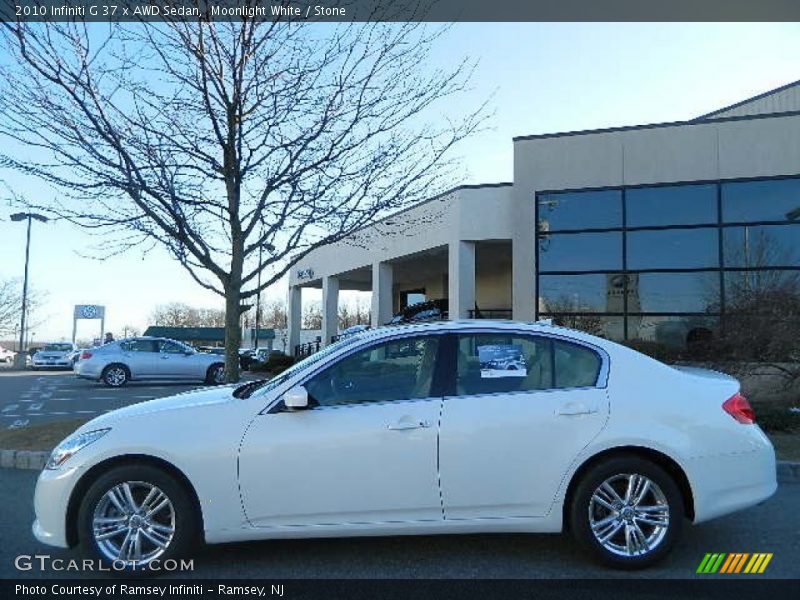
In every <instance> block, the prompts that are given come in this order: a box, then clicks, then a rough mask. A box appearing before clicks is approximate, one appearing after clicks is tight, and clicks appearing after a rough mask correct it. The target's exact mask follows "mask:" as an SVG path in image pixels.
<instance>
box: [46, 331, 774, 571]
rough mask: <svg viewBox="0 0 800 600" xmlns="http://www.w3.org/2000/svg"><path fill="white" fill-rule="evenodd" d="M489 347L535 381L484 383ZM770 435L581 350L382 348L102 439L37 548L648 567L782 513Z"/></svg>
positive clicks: (730, 398)
mask: <svg viewBox="0 0 800 600" xmlns="http://www.w3.org/2000/svg"><path fill="white" fill-rule="evenodd" d="M486 347H488V348H489V349H490V351H491V352H494V353H500V352H502V353H504V354H507V355H517V356H519V357H520V358H519V361H520V364H523V365H524V369H525V371H526V372H525V373H524V374H520V373H519V372H518V371H516V370H515V371H509V376H508V377H503V376H501V375H502V373H500V374H498V373H497V372H493V373H492V376H491V377H484V376H483V373H484V371H482V369H481V363H480V355H481V354H482V353H483V354H484V355H485V354H486V353H487V348H486ZM482 349H483V350H482ZM754 419H755V417H754V414H753V411H752V410H751V408H750V406H749V404H748V402H747V400H746V399H745V398H744V397H743V396H742V395H741V394H740V392H739V384H738V382H737V381H736V380H735V379H733V378H731V377H728V376H726V375H723V374H720V373H715V372H712V371H705V370H698V369H689V368H673V367H670V366H667V365H664V364H662V363H660V362H657V361H655V360H653V359H650V358H648V357H646V356H644V355H642V354H639V353H637V352H635V351H633V350H631V349H629V348H626V347H623V346H620V345H618V344H615V343H613V342H609V341H607V340H603V339H599V338H596V337H593V336H590V335H587V334H584V333H580V332H577V331H572V330H568V329H561V328H558V327H553V326H550V325H547V324H543V323H515V322H510V321H506V322H489V321H462V322H438V323H429V324H418V325H409V326H404V327H402V326H401V327H382V328H377V329H371V330H368V331H364V332H362V333H359V334H357V335H354V336H352V337H348V338H346V339H344V340H342V341H340V342H338V343H335V344H332V345H330V346H328V347H327V348H325V349H324V350H323V351H321V352H319V353H317V354H314V355H312V356H310V357H308V358H307V359H305V360H304V361H302V362H300V363H298V364H297V365H295V366H294V367H292V368H291V369H289V370H287V371H285V372H284V373H282V374H281V375H280V376H278V377H276V378H274V379H271V380H268V381H260V382H250V383H247V384H244V385H241V386H239V387H233V386H230V387H222V388H213V389H206V390H202V391H198V392H195V393H189V394H181V395H179V396H175V397H171V398H163V399H160V400H153V401H150V402H144V403H141V404H137V405H133V406H129V407H126V408H122V409H120V410H116V411H113V412H110V413H107V414H105V415H103V416H101V417H98V418H96V419H94V420H93V421H90V422H89V423H87V424H85V425H84V426H82V427H81V428H80V429H78V430H77V431H76V432H75V433H74V434H73V435H72V436H70V437H69V438H68V439H66V440H64V441H63V442H62V443H61V444H60V445H59V446H58V447H57V448H56V449H55V450H54V451H53V453H52V456H51V457H50V460H49V462H48V464H47V465H46V467H45V469H44V470H43V471H42V473H41V475H40V477H39V480H38V483H37V486H36V493H35V500H34V504H35V510H36V521H35V522H34V524H33V532H34V534H35V535H36V537H37V538H38V539H39V540H40V541H41V542H44V543H47V544H52V545H54V546H61V547H72V546H80V547H82V549H83V550H84V551H85V552H87V553H88V554H90V555H92V556H94V557H96V558H99V559H100V560H102V561H106V562H107V563H110V564H113V565H115V568H118V569H121V568H129V569H134V568H143V566H144V565H147V564H148V563H150V562H151V561H154V560H165V559H167V558H171V557H175V556H178V555H182V554H185V553H187V552H188V551H190V550H191V549H192V548H193V547H194V544H195V543H196V542H197V541H200V540H204V541H205V542H207V543H217V542H230V541H239V540H260V539H267V538H301V537H323V536H368V535H404V534H431V533H479V532H559V531H562V530H565V529H566V530H569V531H571V532H572V534H573V535H574V536H575V537H576V538H577V539H578V540H579V542H580V543H581V544H582V546H583V547H584V548H585V549H586V550H587V551H588V552H589V553H590V554H592V555H594V557H595V558H597V559H599V560H600V561H602V562H605V563H606V564H609V565H611V566H616V567H622V568H638V567H644V566H647V565H650V564H652V563H654V562H655V561H657V560H659V559H660V558H662V557H663V556H664V555H665V554H666V553H667V552H668V551H669V550H670V548H671V547H672V546H673V544H674V543H675V541H676V538H677V537H678V535H679V533H680V530H681V527H682V525H683V523H684V521H686V520H688V521H691V522H693V523H702V522H704V521H708V520H709V519H713V518H715V517H719V516H721V515H725V514H728V513H731V512H734V511H738V510H741V509H744V508H747V507H750V506H753V505H755V504H757V503H760V502H762V501H763V500H765V499H766V498H768V497H769V496H770V495H772V494H773V493H774V492H775V489H776V475H775V454H774V451H773V448H772V445H771V444H770V442H769V440H768V439H767V438H766V437H765V435H764V434H763V433H762V431H761V429H759V427H758V426H757V425H756V424H755V423H754Z"/></svg>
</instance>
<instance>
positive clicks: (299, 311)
mask: <svg viewBox="0 0 800 600" xmlns="http://www.w3.org/2000/svg"><path fill="white" fill-rule="evenodd" d="M302 298H303V289H302V288H301V287H300V286H297V285H290V286H289V301H288V306H287V309H286V320H287V323H286V327H287V329H288V331H287V333H286V354H288V355H289V356H294V348H295V346H297V345H298V344H299V343H300V327H301V326H302V318H303V302H302Z"/></svg>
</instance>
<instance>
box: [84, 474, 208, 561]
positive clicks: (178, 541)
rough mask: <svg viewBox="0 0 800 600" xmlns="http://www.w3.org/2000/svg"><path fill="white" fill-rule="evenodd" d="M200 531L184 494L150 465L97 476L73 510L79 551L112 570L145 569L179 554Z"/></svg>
mask: <svg viewBox="0 0 800 600" xmlns="http://www.w3.org/2000/svg"><path fill="white" fill-rule="evenodd" d="M198 532H199V526H198V519H197V512H196V509H195V507H194V504H193V503H192V499H191V496H190V495H189V493H188V492H187V490H186V489H185V488H184V487H183V485H181V484H180V483H179V482H178V481H176V480H175V479H174V478H173V477H171V476H170V475H168V474H167V473H165V472H164V471H162V470H161V469H158V468H156V467H152V466H149V465H141V466H134V465H128V466H120V467H117V468H114V469H112V470H110V471H108V472H106V473H104V474H103V475H101V476H100V477H99V478H98V479H97V480H96V481H95V482H94V483H93V484H92V485H91V486H90V487H89V490H88V491H87V493H86V495H85V496H84V499H83V502H82V503H81V506H80V509H79V511H78V537H79V541H80V546H81V550H82V551H83V553H84V554H85V555H86V556H87V557H90V558H94V559H98V560H100V562H101V563H102V564H104V565H106V567H109V568H110V569H111V570H112V571H114V572H132V571H139V570H144V569H147V568H148V565H150V564H151V563H153V561H160V563H161V564H162V565H163V564H164V561H165V560H169V559H173V558H176V557H180V556H184V555H185V554H186V552H187V551H188V550H189V549H190V548H191V547H192V545H193V544H194V543H195V541H196V539H197V536H198Z"/></svg>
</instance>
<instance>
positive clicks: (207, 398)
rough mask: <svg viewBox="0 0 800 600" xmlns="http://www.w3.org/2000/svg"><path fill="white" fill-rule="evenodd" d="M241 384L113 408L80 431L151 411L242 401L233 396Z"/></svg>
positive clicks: (176, 409) (157, 411) (202, 389)
mask: <svg viewBox="0 0 800 600" xmlns="http://www.w3.org/2000/svg"><path fill="white" fill-rule="evenodd" d="M238 385H239V384H231V385H225V386H215V387H207V388H201V389H199V390H194V391H191V392H183V393H181V394H176V395H175V396H167V397H166V398H157V399H156V400H147V401H145V402H139V403H138V404H131V405H130V406H126V407H124V408H119V409H117V410H112V411H111V412H107V413H106V414H104V415H101V416H99V417H96V418H95V419H92V420H91V421H89V422H88V423H86V424H84V425H83V426H82V427H81V428H80V430H79V431H91V430H93V429H97V428H98V427H107V426H110V425H113V424H114V423H117V422H119V421H122V420H125V419H128V418H130V417H138V416H141V415H146V414H150V413H161V412H166V411H179V410H191V409H196V408H201V407H204V406H213V405H219V404H226V403H229V402H240V400H239V399H238V398H235V397H234V396H233V390H234V389H235V388H236V387H238Z"/></svg>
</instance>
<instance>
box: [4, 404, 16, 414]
mask: <svg viewBox="0 0 800 600" xmlns="http://www.w3.org/2000/svg"><path fill="white" fill-rule="evenodd" d="M18 408H19V404H9V405H7V406H4V407H3V408H2V409H0V412H4V413H7V412H11V411H13V410H16V409H18Z"/></svg>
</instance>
